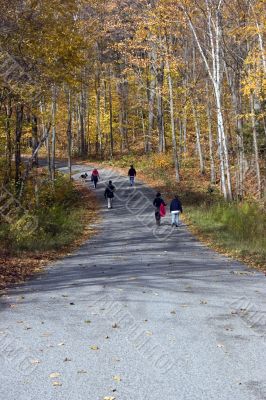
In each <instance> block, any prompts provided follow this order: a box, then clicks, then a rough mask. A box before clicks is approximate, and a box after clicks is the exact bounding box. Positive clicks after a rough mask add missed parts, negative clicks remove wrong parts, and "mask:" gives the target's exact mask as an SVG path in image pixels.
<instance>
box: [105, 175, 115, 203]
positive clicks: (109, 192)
mask: <svg viewBox="0 0 266 400" xmlns="http://www.w3.org/2000/svg"><path fill="white" fill-rule="evenodd" d="M114 191H115V187H114V185H113V183H112V181H109V183H108V186H107V188H106V189H105V192H104V197H105V199H106V200H107V207H108V209H110V208H113V200H114Z"/></svg>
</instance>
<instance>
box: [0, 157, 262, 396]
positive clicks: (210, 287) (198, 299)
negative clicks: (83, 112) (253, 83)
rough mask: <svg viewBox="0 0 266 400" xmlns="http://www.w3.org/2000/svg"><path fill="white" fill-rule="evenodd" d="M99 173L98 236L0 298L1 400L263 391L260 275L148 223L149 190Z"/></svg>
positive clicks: (182, 232) (166, 225)
mask: <svg viewBox="0 0 266 400" xmlns="http://www.w3.org/2000/svg"><path fill="white" fill-rule="evenodd" d="M62 170H64V168H62ZM75 170H76V172H77V175H76V177H78V176H79V175H80V173H81V171H85V170H87V169H85V167H84V166H78V165H77V166H75ZM100 174H101V181H100V184H99V188H98V189H97V190H96V191H97V194H98V195H99V202H100V205H101V214H102V222H101V223H100V226H99V227H98V228H99V232H98V234H97V235H96V236H95V237H94V238H93V239H91V240H89V241H88V242H86V243H85V244H84V245H83V246H82V247H81V248H79V249H78V250H77V251H76V252H75V253H73V254H70V255H68V256H67V257H66V258H64V259H63V260H60V261H58V262H56V263H55V264H54V265H52V266H50V267H49V268H47V269H46V271H45V272H44V273H43V274H41V275H39V276H37V277H34V278H33V279H31V280H30V281H28V282H26V283H25V284H23V285H20V286H16V287H13V288H11V289H9V290H8V291H7V292H6V293H4V294H3V295H2V296H1V297H0V399H1V400H33V399H34V400H35V399H37V400H39V399H40V400H57V399H59V400H61V399H62V400H68V399H69V400H102V399H105V398H106V399H107V400H110V399H113V400H114V399H116V400H144V399H145V400H146V399H147V400H200V399H204V400H212V399H213V400H235V399H237V400H263V399H266V340H265V328H266V296H265V279H266V278H265V276H264V274H261V273H259V272H255V271H253V270H251V269H247V268H245V267H244V266H242V265H241V264H240V263H238V262H234V261H232V260H230V259H228V258H226V257H223V256H221V255H218V254H217V253H215V252H214V251H211V250H210V249H208V248H206V247H205V246H204V245H202V244H201V243H199V242H198V241H197V240H196V239H195V238H194V237H193V236H191V234H190V233H189V232H188V231H187V228H186V227H185V226H184V225H182V226H181V227H179V228H175V229H172V228H171V225H170V217H169V216H167V217H166V218H164V220H163V223H162V226H161V227H159V228H155V224H154V211H153V207H152V205H151V204H152V200H153V197H154V193H153V191H152V190H151V189H149V188H147V187H145V185H143V184H141V183H137V184H136V186H135V187H134V188H131V187H129V184H128V180H127V178H125V177H122V176H117V175H116V174H112V173H111V172H110V171H107V170H105V171H104V170H101V171H100ZM110 177H111V179H112V180H113V182H114V184H115V185H116V187H117V191H116V199H115V202H114V208H113V209H112V210H107V207H106V204H105V200H104V197H103V191H104V188H105V185H106V182H107V181H108V180H109V179H110ZM87 184H88V185H91V182H88V183H87Z"/></svg>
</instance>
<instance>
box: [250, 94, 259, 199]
mask: <svg viewBox="0 0 266 400" xmlns="http://www.w3.org/2000/svg"><path fill="white" fill-rule="evenodd" d="M254 100H255V99H254V94H251V95H250V110H251V124H252V137H253V148H254V160H255V168H256V176H257V189H258V197H259V198H260V197H261V175H260V163H259V150H258V138H257V136H258V133H257V123H256V117H255V109H254Z"/></svg>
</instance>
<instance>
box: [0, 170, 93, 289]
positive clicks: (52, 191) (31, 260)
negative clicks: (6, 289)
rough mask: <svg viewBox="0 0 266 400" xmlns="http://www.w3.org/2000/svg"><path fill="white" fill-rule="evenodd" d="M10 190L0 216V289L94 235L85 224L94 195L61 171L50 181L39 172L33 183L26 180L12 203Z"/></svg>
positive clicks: (90, 212) (44, 174) (10, 189)
mask: <svg viewBox="0 0 266 400" xmlns="http://www.w3.org/2000/svg"><path fill="white" fill-rule="evenodd" d="M36 184H37V185H38V189H36V187H35V192H34V187H32V186H33V185H34V186H36ZM13 191H14V193H13V194H12V188H9V193H10V197H9V201H10V200H11V201H10V209H9V210H6V215H5V217H4V218H3V217H2V218H1V220H0V287H1V286H4V284H5V283H10V282H17V281H20V280H23V279H25V278H26V277H28V276H29V275H31V274H32V273H33V272H34V271H36V270H37V271H39V269H40V267H41V266H42V265H43V264H46V263H47V262H49V261H50V260H53V259H56V258H58V257H60V256H63V255H65V254H66V253H68V252H69V251H71V250H72V249H74V248H75V246H77V245H79V244H80V243H82V241H83V240H84V239H85V238H87V237H89V236H90V235H91V234H92V233H93V229H91V228H90V223H91V222H92V221H95V219H96V200H95V198H94V196H93V194H92V193H91V192H90V191H89V190H88V189H87V188H85V186H83V185H82V184H77V183H75V182H73V181H70V180H69V178H68V177H66V176H64V175H62V174H59V173H57V174H56V178H55V180H54V183H53V184H52V183H51V181H49V180H48V179H47V174H46V173H44V172H42V173H39V175H38V182H36V180H35V179H30V180H29V181H28V183H27V187H26V188H25V192H24V196H23V199H22V200H21V203H19V204H18V203H16V204H15V205H14V204H13V202H12V198H13V196H14V198H15V196H16V193H15V189H13ZM32 193H35V196H32ZM6 203H8V200H7V201H6Z"/></svg>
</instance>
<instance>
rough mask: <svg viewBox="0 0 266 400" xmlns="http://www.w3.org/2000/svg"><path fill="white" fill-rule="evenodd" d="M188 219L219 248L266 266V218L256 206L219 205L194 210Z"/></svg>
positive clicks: (189, 213)
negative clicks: (250, 258) (247, 257)
mask: <svg viewBox="0 0 266 400" xmlns="http://www.w3.org/2000/svg"><path fill="white" fill-rule="evenodd" d="M188 215H189V218H190V220H191V221H192V223H193V224H195V225H196V226H197V227H198V228H199V230H200V232H202V233H203V234H205V235H207V237H209V238H211V239H213V240H214V241H215V242H216V244H217V245H219V246H221V247H223V248H225V249H228V250H230V251H234V252H235V253H236V254H239V255H242V256H250V257H252V259H253V261H255V262H256V261H257V262H258V263H264V262H266V237H265V228H266V214H265V212H263V210H260V209H259V208H258V206H257V205H256V204H250V203H247V202H245V203H241V204H237V203H223V202H221V203H218V204H213V205H211V206H209V207H207V206H206V205H202V206H201V207H190V208H189V210H188Z"/></svg>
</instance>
